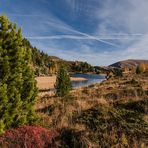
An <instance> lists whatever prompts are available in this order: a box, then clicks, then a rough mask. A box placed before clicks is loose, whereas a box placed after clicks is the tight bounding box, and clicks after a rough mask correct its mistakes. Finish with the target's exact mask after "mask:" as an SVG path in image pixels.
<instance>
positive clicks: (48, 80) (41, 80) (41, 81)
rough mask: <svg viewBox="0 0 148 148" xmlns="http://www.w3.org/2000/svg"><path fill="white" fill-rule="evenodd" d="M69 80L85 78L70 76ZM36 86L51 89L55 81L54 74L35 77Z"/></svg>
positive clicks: (41, 88) (40, 88)
mask: <svg viewBox="0 0 148 148" xmlns="http://www.w3.org/2000/svg"><path fill="white" fill-rule="evenodd" d="M70 79H71V81H83V80H86V79H85V78H81V77H78V78H75V77H71V78H70ZM36 80H37V87H38V89H39V90H46V89H53V88H54V84H55V82H56V76H44V77H36Z"/></svg>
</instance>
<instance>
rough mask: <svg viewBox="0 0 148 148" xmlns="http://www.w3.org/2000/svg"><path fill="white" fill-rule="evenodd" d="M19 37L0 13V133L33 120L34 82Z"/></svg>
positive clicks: (19, 30)
mask: <svg viewBox="0 0 148 148" xmlns="http://www.w3.org/2000/svg"><path fill="white" fill-rule="evenodd" d="M22 40H23V37H22V33H21V29H17V27H16V25H15V24H12V23H10V22H9V20H8V19H7V17H6V16H0V132H3V131H4V130H6V129H8V128H11V127H17V126H19V125H22V124H29V123H32V122H33V121H34V119H35V113H34V109H33V105H34V103H35V98H36V92H37V89H36V81H35V79H34V74H33V71H32V69H31V51H30V50H28V49H26V48H25V47H23V45H22Z"/></svg>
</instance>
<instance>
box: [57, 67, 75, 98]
mask: <svg viewBox="0 0 148 148" xmlns="http://www.w3.org/2000/svg"><path fill="white" fill-rule="evenodd" d="M71 88H72V86H71V81H70V76H69V74H68V72H67V70H66V69H65V68H64V67H63V66H62V67H61V68H60V69H59V71H58V74H57V79H56V84H55V89H56V94H57V96H59V97H64V96H66V95H67V94H68V93H69V91H70V90H71Z"/></svg>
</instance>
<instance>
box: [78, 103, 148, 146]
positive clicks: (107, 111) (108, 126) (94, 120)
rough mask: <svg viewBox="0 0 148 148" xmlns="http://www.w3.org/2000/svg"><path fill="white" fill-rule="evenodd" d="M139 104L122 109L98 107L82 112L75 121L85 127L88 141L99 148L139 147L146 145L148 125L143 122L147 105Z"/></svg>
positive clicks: (125, 106) (131, 104)
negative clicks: (113, 147) (87, 132)
mask: <svg viewBox="0 0 148 148" xmlns="http://www.w3.org/2000/svg"><path fill="white" fill-rule="evenodd" d="M139 103H140V102H139ZM140 104H141V105H140ZM140 104H139V105H137V103H130V104H126V105H123V106H122V108H121V107H116V108H113V107H107V106H106V107H105V106H101V105H99V106H96V107H93V108H91V109H88V110H86V111H83V112H82V114H81V115H80V116H79V117H78V118H77V120H76V121H77V122H78V123H81V124H85V125H86V127H87V128H88V129H89V130H90V132H89V139H90V141H92V142H95V143H97V145H98V146H100V147H112V146H117V147H133V146H134V144H136V145H139V147H140V145H141V144H143V143H145V144H147V142H146V141H147V138H148V123H147V122H146V121H145V120H144V115H146V112H145V111H144V110H145V109H144V108H145V107H146V105H147V103H146V104H145V105H144V102H141V103H140ZM144 106H145V107H144ZM141 107H142V108H143V109H142V110H141V109H140V108H141ZM144 113H145V114H144ZM137 141H138V143H136V142H137Z"/></svg>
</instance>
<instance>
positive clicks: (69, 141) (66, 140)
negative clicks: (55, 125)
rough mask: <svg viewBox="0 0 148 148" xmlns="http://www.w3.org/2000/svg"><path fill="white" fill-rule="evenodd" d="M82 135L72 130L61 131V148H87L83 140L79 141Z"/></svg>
mask: <svg viewBox="0 0 148 148" xmlns="http://www.w3.org/2000/svg"><path fill="white" fill-rule="evenodd" d="M82 135H83V134H82V133H81V132H75V130H73V129H66V128H64V129H62V130H61V140H62V142H63V146H61V147H62V148H80V147H85V148H87V147H88V145H87V144H86V143H85V141H84V140H82V139H81V136H82Z"/></svg>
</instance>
